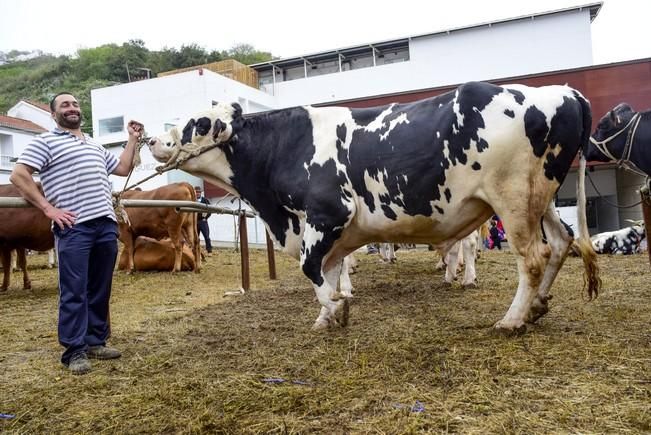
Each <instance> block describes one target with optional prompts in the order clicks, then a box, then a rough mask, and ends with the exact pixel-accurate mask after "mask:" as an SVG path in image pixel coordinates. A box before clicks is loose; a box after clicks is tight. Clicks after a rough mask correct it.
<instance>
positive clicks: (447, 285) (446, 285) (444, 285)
mask: <svg viewBox="0 0 651 435" xmlns="http://www.w3.org/2000/svg"><path fill="white" fill-rule="evenodd" d="M441 288H452V283H451V282H447V281H443V282H442V283H441Z"/></svg>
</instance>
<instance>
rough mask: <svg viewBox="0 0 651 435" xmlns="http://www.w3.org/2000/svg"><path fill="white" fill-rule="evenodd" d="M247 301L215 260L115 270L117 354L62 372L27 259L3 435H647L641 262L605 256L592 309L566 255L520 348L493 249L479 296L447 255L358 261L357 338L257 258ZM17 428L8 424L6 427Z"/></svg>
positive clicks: (646, 272) (287, 271) (512, 281)
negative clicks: (167, 268)
mask: <svg viewBox="0 0 651 435" xmlns="http://www.w3.org/2000/svg"><path fill="white" fill-rule="evenodd" d="M251 254H252V263H251V271H252V275H251V286H252V290H251V291H250V292H248V293H247V294H245V295H242V296H234V297H228V298H224V297H223V296H222V295H223V292H224V291H226V290H236V289H238V288H239V270H240V269H239V257H238V254H237V253H235V252H233V251H232V250H226V249H220V250H218V252H217V254H216V255H215V256H213V257H211V258H209V259H208V260H207V264H206V266H205V268H204V271H203V272H202V273H200V274H193V273H190V272H188V273H179V274H174V275H173V274H170V273H136V274H135V275H133V276H128V275H125V274H124V273H122V272H119V273H118V272H116V274H115V278H114V285H113V288H114V292H113V298H112V308H111V319H112V329H113V336H112V338H111V340H110V344H111V345H113V346H115V347H118V348H119V349H121V350H122V351H123V357H122V358H121V359H119V360H114V361H97V362H94V363H93V364H94V365H93V371H92V372H91V373H90V374H87V375H85V376H72V375H70V374H69V373H68V372H67V371H66V370H65V369H64V368H63V367H62V366H61V365H60V363H59V356H60V352H61V348H60V346H59V345H58V343H57V336H56V315H57V286H56V271H53V270H49V269H47V268H46V267H45V263H46V257H45V256H40V255H39V256H32V257H29V261H30V267H31V268H30V272H31V274H32V282H33V289H32V290H28V291H25V290H22V289H20V287H19V286H20V285H21V284H22V279H21V277H20V275H19V274H17V273H16V274H14V275H13V277H12V285H11V287H10V289H9V290H8V291H7V292H6V293H4V294H0V337H2V349H1V351H0V413H1V414H9V415H8V416H2V417H0V432H4V431H6V432H8V433H61V432H74V433H203V432H205V433H233V434H235V433H238V434H239V433H327V434H333V433H334V434H336V433H378V434H381V433H390V434H393V433H432V432H434V433H446V432H450V433H482V434H484V433H649V432H651V370H650V369H651V314H650V309H649V307H650V306H651V285H650V280H649V278H650V276H651V273H650V270H651V269H650V267H649V262H648V257H647V256H646V254H645V255H634V256H628V257H610V256H604V257H600V266H601V270H602V278H603V283H604V286H603V290H602V293H601V295H600V296H599V298H598V299H596V300H595V301H593V302H586V301H585V300H584V295H583V294H582V285H583V280H582V267H581V263H580V261H579V260H578V259H576V258H569V259H568V260H567V262H566V264H565V266H564V268H563V270H562V271H561V273H560V274H559V277H558V279H557V281H556V283H555V284H554V287H553V289H552V293H553V294H554V299H553V300H552V301H551V311H550V313H549V314H548V315H547V316H545V317H544V318H542V319H541V320H539V322H538V323H537V324H536V325H535V326H533V327H532V328H531V329H530V330H529V331H528V332H527V333H526V334H525V335H522V336H519V337H510V338H509V337H504V336H501V335H498V334H495V333H494V332H493V331H492V328H491V326H492V325H493V323H495V322H496V321H497V320H499V319H500V318H501V316H503V315H504V313H505V312H506V310H507V309H508V306H509V304H510V303H511V299H512V297H513V293H514V290H515V288H516V286H517V275H516V269H515V261H514V257H513V255H512V254H511V253H509V252H494V251H490V252H487V253H485V254H484V255H483V256H482V258H481V259H480V260H479V262H478V268H477V269H478V277H479V288H478V289H475V290H464V289H462V288H461V287H460V286H459V285H458V284H455V285H453V286H452V287H446V286H443V285H442V284H441V283H442V280H443V275H442V272H437V271H435V270H434V264H435V261H436V260H437V259H438V256H437V255H436V254H434V253H432V252H428V251H425V250H420V249H419V250H413V251H406V252H405V251H404V250H400V251H398V253H397V255H398V258H399V260H398V263H397V264H395V265H387V264H381V263H380V262H379V259H378V257H377V256H376V255H366V254H358V255H357V258H358V260H359V263H360V265H359V269H358V272H357V274H355V275H353V277H352V280H353V284H354V285H355V294H354V295H355V296H354V300H353V302H352V304H351V311H350V325H349V326H348V327H347V328H336V329H334V330H330V331H328V332H324V333H313V332H311V331H310V327H311V326H312V323H313V322H314V320H315V319H316V317H317V315H318V312H319V305H318V303H317V302H316V301H315V300H314V292H313V290H312V289H311V285H310V284H309V282H308V280H307V279H306V278H305V277H304V276H303V275H302V274H301V273H300V271H299V267H298V263H297V262H296V261H295V260H293V259H291V258H288V257H286V256H284V255H283V254H279V253H277V257H276V258H277V263H278V276H279V279H278V280H277V281H270V280H269V279H268V271H267V263H266V254H265V252H264V251H259V250H253V251H252V253H251ZM12 416H13V417H12Z"/></svg>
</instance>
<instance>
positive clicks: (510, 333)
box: [493, 320, 527, 337]
mask: <svg viewBox="0 0 651 435" xmlns="http://www.w3.org/2000/svg"><path fill="white" fill-rule="evenodd" d="M493 331H494V332H495V333H496V334H498V335H501V336H504V337H517V336H520V335H523V334H524V333H525V332H527V324H526V323H522V324H521V325H513V326H511V325H507V324H505V323H503V322H502V321H501V320H500V321H499V322H497V323H496V324H495V326H494V327H493Z"/></svg>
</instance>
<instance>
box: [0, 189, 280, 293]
mask: <svg viewBox="0 0 651 435" xmlns="http://www.w3.org/2000/svg"><path fill="white" fill-rule="evenodd" d="M120 204H121V205H122V206H123V207H125V208H131V207H170V208H171V207H173V208H174V209H175V210H176V211H177V213H178V212H201V211H203V212H212V213H220V214H230V215H233V216H238V217H239V225H238V227H239V232H240V234H239V235H240V266H241V276H242V288H241V289H240V292H229V293H227V294H233V293H244V292H245V291H248V290H250V288H251V278H250V268H249V245H248V243H247V242H248V234H247V228H246V218H253V217H255V216H256V215H255V214H254V213H252V212H250V211H247V210H232V209H228V208H224V207H219V206H215V205H208V204H202V203H198V202H194V201H167V200H149V199H123V200H120ZM28 207H33V205H32V204H31V203H30V202H28V201H27V200H25V199H24V198H22V197H0V208H28ZM266 236H267V237H266V238H267V261H268V263H269V278H270V279H277V278H276V276H277V275H276V261H275V255H274V247H273V243H272V242H271V238H270V237H269V233H267V234H266Z"/></svg>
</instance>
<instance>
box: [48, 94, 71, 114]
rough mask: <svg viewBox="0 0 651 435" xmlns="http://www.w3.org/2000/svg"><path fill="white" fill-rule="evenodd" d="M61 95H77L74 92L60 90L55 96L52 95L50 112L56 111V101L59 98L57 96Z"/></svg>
mask: <svg viewBox="0 0 651 435" xmlns="http://www.w3.org/2000/svg"><path fill="white" fill-rule="evenodd" d="M61 95H72V96H73V97H74V96H75V95H74V94H73V93H72V92H59V93H58V94H56V95H55V96H54V97H52V99H51V100H50V112H52V113H54V109H55V105H54V102H55V100H56V99H57V97H59V96H61ZM75 98H76V97H75Z"/></svg>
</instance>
